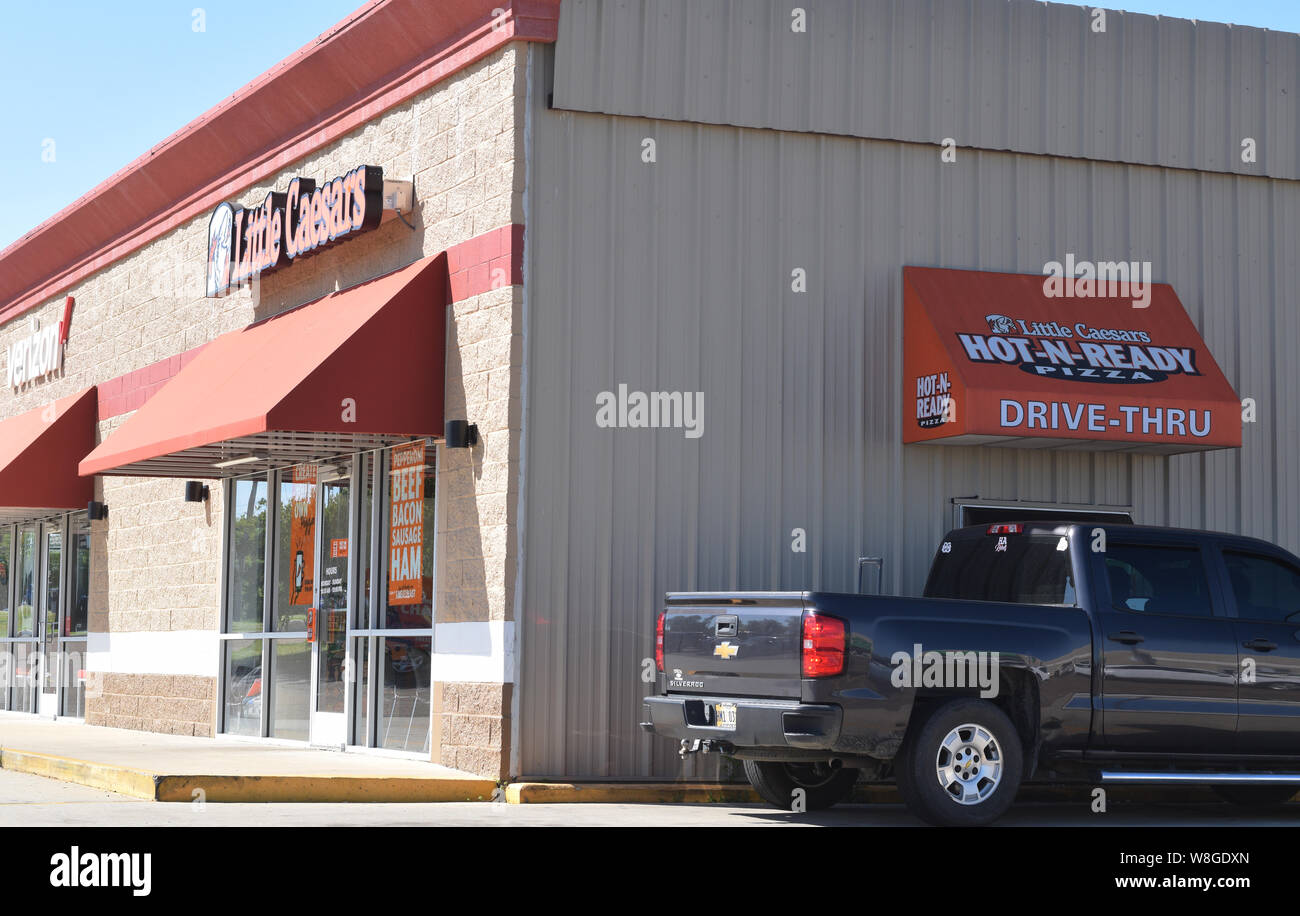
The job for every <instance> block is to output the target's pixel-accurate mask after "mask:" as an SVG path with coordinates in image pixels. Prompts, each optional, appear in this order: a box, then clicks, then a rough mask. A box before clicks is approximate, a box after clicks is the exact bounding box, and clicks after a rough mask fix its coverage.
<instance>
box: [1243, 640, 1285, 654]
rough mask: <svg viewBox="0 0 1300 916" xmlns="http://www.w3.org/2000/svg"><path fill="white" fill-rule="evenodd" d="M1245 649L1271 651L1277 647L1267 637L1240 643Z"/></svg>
mask: <svg viewBox="0 0 1300 916" xmlns="http://www.w3.org/2000/svg"><path fill="white" fill-rule="evenodd" d="M1242 645H1243V646H1245V647H1246V648H1247V649H1254V650H1255V651H1256V652H1272V651H1273V650H1274V649H1276V648H1277V643H1275V642H1270V641H1269V640H1267V639H1263V638H1260V639H1252V640H1251V641H1250V642H1244V643H1242Z"/></svg>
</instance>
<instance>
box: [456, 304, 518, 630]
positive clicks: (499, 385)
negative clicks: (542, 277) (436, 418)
mask: <svg viewBox="0 0 1300 916" xmlns="http://www.w3.org/2000/svg"><path fill="white" fill-rule="evenodd" d="M522 305H523V293H522V290H521V289H520V288H519V287H517V286H511V287H505V288H502V289H499V290H493V291H492V292H489V293H484V294H482V295H480V296H473V297H471V298H469V299H467V300H465V301H464V302H458V303H456V304H455V305H454V306H453V317H452V321H451V322H450V324H449V326H448V330H447V335H448V339H447V395H446V403H447V416H448V417H464V418H467V419H469V420H470V421H472V422H474V423H477V424H478V428H479V444H478V445H477V446H476V447H475V448H473V449H441V450H439V461H440V462H441V468H440V475H441V477H440V483H441V487H442V489H441V492H440V493H439V507H438V508H439V512H440V513H441V517H440V519H439V528H438V537H439V541H438V561H439V567H438V615H439V616H438V619H439V621H440V622H443V623H449V622H461V621H486V620H511V619H513V617H514V613H513V608H514V584H515V537H516V531H515V525H516V522H517V519H516V518H515V514H516V513H515V507H516V506H517V505H518V486H519V445H520V435H519V433H520V425H521V421H522V412H521V405H522V403H523V401H522V398H521V397H520V393H521V384H522V380H521V366H522V359H523V335H522V326H523V321H522V314H521V311H522Z"/></svg>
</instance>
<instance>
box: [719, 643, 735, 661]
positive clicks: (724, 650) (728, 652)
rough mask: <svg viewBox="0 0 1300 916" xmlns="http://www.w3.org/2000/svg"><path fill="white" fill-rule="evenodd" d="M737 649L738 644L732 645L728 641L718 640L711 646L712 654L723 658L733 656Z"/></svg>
mask: <svg viewBox="0 0 1300 916" xmlns="http://www.w3.org/2000/svg"><path fill="white" fill-rule="evenodd" d="M739 651H740V646H733V645H732V644H731V643H729V642H720V643H718V644H717V645H716V646H714V647H713V654H714V655H716V656H718V657H719V658H721V659H724V660H725V659H728V658H732V657H734V656H735V654H736V653H737V652H739Z"/></svg>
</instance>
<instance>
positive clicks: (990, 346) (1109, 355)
mask: <svg viewBox="0 0 1300 916" xmlns="http://www.w3.org/2000/svg"><path fill="white" fill-rule="evenodd" d="M984 320H985V322H986V323H987V324H988V328H989V331H990V332H991V333H988V334H958V335H957V339H958V340H959V341H961V345H962V349H963V350H964V351H965V353H966V357H967V358H968V359H969V360H970V361H971V362H975V363H1003V364H1007V365H1018V366H1019V367H1020V369H1021V371H1023V372H1028V373H1029V374H1031V375H1039V376H1047V377H1050V378H1062V379H1072V380H1075V381H1082V382H1111V383H1121V384H1124V383H1128V384H1133V383H1137V384H1142V383H1146V382H1163V381H1164V380H1165V379H1167V378H1168V377H1169V376H1171V375H1178V374H1180V373H1181V374H1183V375H1200V374H1201V373H1200V372H1199V371H1197V368H1196V351H1195V350H1194V349H1192V348H1191V347H1168V346H1157V345H1155V344H1154V343H1153V342H1152V340H1151V335H1150V334H1148V333H1147V332H1146V331H1138V330H1130V329H1126V328H1101V327H1093V326H1092V325H1089V324H1088V323H1087V322H1084V321H1080V322H1076V323H1075V324H1073V325H1068V324H1061V323H1059V322H1056V321H1035V320H1033V319H1025V318H1015V317H1012V316H1010V315H999V314H993V315H986V316H985V317H984Z"/></svg>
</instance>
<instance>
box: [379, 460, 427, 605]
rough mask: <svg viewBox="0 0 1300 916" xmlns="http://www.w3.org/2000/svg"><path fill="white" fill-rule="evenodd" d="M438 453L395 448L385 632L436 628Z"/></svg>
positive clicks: (388, 498) (388, 492) (388, 505)
mask: <svg viewBox="0 0 1300 916" xmlns="http://www.w3.org/2000/svg"><path fill="white" fill-rule="evenodd" d="M434 481H435V474H434V450H433V449H432V448H425V447H424V446H423V445H419V444H417V445H416V446H415V447H414V448H411V447H406V448H404V449H394V450H393V452H392V457H391V458H390V460H389V473H388V486H387V487H385V500H384V522H385V533H386V546H387V548H388V550H387V552H386V562H385V563H384V570H385V573H386V575H387V577H388V593H387V601H386V605H385V616H384V622H383V627H384V629H390V630H405V629H427V628H428V627H431V626H433V532H434V513H433V502H434Z"/></svg>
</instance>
